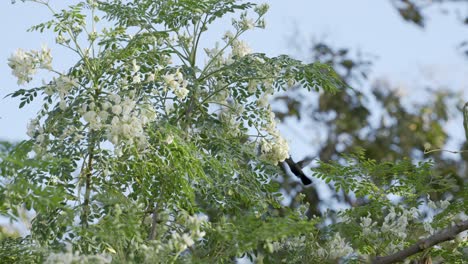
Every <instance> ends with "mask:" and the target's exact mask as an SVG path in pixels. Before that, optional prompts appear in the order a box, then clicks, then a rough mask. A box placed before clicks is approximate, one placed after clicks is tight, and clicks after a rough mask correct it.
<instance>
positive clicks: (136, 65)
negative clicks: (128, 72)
mask: <svg viewBox="0 0 468 264" xmlns="http://www.w3.org/2000/svg"><path fill="white" fill-rule="evenodd" d="M132 66H133V68H132V70H133V72H138V71H139V70H140V66H139V65H138V64H137V62H136V60H135V59H133V60H132Z"/></svg>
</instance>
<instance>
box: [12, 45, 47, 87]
mask: <svg viewBox="0 0 468 264" xmlns="http://www.w3.org/2000/svg"><path fill="white" fill-rule="evenodd" d="M8 66H10V68H11V69H12V74H13V75H14V76H15V77H16V78H18V84H19V85H21V84H24V83H27V82H30V81H31V80H32V75H34V74H35V73H36V71H37V69H47V70H51V69H52V56H51V54H50V49H48V48H47V47H45V46H44V47H42V49H41V50H40V51H35V50H33V51H30V52H25V51H24V50H22V49H18V50H16V52H15V53H14V54H13V55H12V56H11V57H10V58H9V59H8Z"/></svg>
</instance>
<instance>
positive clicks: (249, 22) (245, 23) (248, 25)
mask: <svg viewBox="0 0 468 264" xmlns="http://www.w3.org/2000/svg"><path fill="white" fill-rule="evenodd" d="M241 26H242V28H243V29H244V30H248V29H252V28H254V27H255V22H254V21H253V19H251V18H250V19H247V18H246V17H244V18H243V19H242V20H241Z"/></svg>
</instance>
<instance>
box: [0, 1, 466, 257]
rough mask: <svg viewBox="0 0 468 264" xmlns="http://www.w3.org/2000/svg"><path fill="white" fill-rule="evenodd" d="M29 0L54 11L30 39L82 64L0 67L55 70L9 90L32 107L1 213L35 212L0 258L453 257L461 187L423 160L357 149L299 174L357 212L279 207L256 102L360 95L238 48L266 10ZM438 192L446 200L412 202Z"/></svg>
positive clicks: (282, 146) (25, 55) (275, 144)
mask: <svg viewBox="0 0 468 264" xmlns="http://www.w3.org/2000/svg"><path fill="white" fill-rule="evenodd" d="M30 2H35V3H37V4H40V5H43V6H45V7H46V8H48V9H50V10H51V12H52V14H53V19H52V20H50V21H47V22H45V23H42V24H39V25H36V26H34V27H32V30H38V31H41V32H42V31H44V30H53V31H54V32H56V33H57V38H56V42H57V43H58V44H59V45H61V46H63V47H65V48H67V49H69V50H70V51H71V52H73V53H75V54H76V55H77V56H78V58H79V59H78V61H77V62H76V63H75V64H74V65H72V66H71V67H70V69H69V70H68V71H67V72H66V73H61V72H58V71H56V70H54V67H53V66H52V63H53V61H52V56H51V51H50V50H49V49H48V48H47V47H43V48H42V49H41V50H38V51H23V50H17V51H16V53H15V54H13V55H12V57H11V58H10V59H9V62H8V63H9V66H10V67H11V68H12V73H13V74H14V75H15V76H16V77H17V78H18V84H19V85H28V84H29V82H30V81H31V80H32V78H33V75H34V74H36V72H37V71H38V70H45V71H49V72H51V73H54V74H56V77H54V78H53V79H51V80H50V81H48V82H45V83H44V84H43V85H42V86H39V87H34V88H22V89H19V90H18V91H16V92H14V93H13V94H11V96H12V97H18V98H20V104H19V107H20V108H23V107H25V106H26V105H27V104H28V103H30V102H31V101H33V100H38V99H39V98H42V99H43V106H42V108H41V110H40V111H39V113H38V116H37V118H36V119H34V120H32V121H31V123H30V124H29V125H28V135H29V136H30V137H31V139H29V140H26V141H23V142H20V143H18V144H16V145H10V144H4V147H2V148H1V152H2V154H1V156H0V157H1V163H0V175H1V176H2V179H3V181H2V184H1V185H0V189H1V193H2V195H1V200H0V208H1V210H0V212H1V213H2V214H3V215H6V216H8V217H10V218H11V219H14V220H18V219H20V218H21V217H22V215H23V214H24V211H25V210H28V211H31V210H33V211H34V212H35V216H34V218H33V219H32V222H31V230H30V234H29V235H28V236H26V237H13V236H9V237H7V238H4V239H2V240H1V243H2V250H0V258H1V259H2V261H3V262H6V263H9V262H18V261H21V262H23V263H28V262H29V263H37V262H46V263H57V262H59V263H61V262H66V263H73V261H74V262H79V261H81V262H85V263H88V262H90V263H95V262H97V263H109V262H115V263H175V262H177V263H187V262H195V263H213V262H221V263H223V262H234V261H235V259H236V258H238V257H241V256H247V257H249V258H251V259H252V260H255V261H257V262H259V263H261V262H262V261H265V262H267V263H269V262H273V263H276V262H287V263H322V262H336V261H339V260H341V261H346V262H366V261H367V262H370V261H374V262H376V263H389V262H385V261H386V260H388V259H390V260H399V259H405V258H410V259H411V258H415V256H414V255H415V254H417V253H419V252H421V251H424V252H423V253H422V254H423V255H424V256H426V255H427V254H428V253H429V251H431V252H430V254H431V255H433V256H441V257H443V258H444V259H446V260H447V261H456V260H459V259H461V258H460V257H461V256H463V254H466V252H464V251H463V247H464V246H466V243H467V242H466V239H464V237H463V234H461V235H460V234H459V233H460V232H462V231H464V230H466V229H468V226H467V223H466V221H467V220H466V214H464V212H463V210H462V209H460V208H466V195H467V194H466V192H465V193H464V192H462V191H456V190H453V188H454V185H453V182H450V181H448V180H447V179H446V178H445V177H443V175H439V174H437V173H435V170H434V165H433V163H431V162H421V163H419V164H414V163H412V162H411V160H409V159H402V160H401V161H397V162H390V161H386V162H377V161H376V160H375V159H369V158H368V157H367V156H366V155H367V154H366V153H365V152H364V151H363V150H359V149H354V150H353V151H352V152H350V153H349V154H348V155H346V156H342V157H343V158H344V161H346V162H337V161H333V160H331V159H330V158H328V159H327V158H325V157H321V158H322V160H323V161H324V162H322V163H321V165H320V167H318V168H315V169H314V170H313V175H314V176H315V177H319V178H322V179H325V180H326V181H327V182H332V183H333V185H334V188H337V190H343V192H344V193H345V195H354V196H355V197H358V198H361V199H362V200H363V201H365V202H364V203H362V204H360V205H359V206H356V207H354V208H352V209H349V210H344V211H339V212H330V213H329V214H325V215H320V214H314V213H311V211H310V210H308V208H309V207H310V206H309V205H310V204H308V201H307V200H304V199H303V198H304V197H303V196H297V197H296V198H294V200H295V205H294V206H284V205H283V204H282V198H283V195H282V194H281V193H280V190H281V187H282V185H281V184H278V182H277V181H274V179H281V177H282V176H284V172H283V171H282V169H281V167H280V166H278V163H281V162H284V161H285V160H287V159H288V158H289V148H288V145H287V143H286V141H285V140H284V139H283V137H282V136H281V134H280V133H279V131H278V130H277V128H276V119H275V114H274V113H273V111H272V107H271V106H270V104H269V101H268V99H269V98H270V97H271V96H272V95H273V94H274V93H275V92H277V91H281V90H293V91H294V90H297V89H299V88H300V89H303V90H304V89H305V90H308V91H311V92H319V93H320V98H321V100H325V98H327V97H328V100H329V102H333V100H335V99H332V98H331V97H330V96H331V95H334V96H335V97H334V98H340V97H345V98H346V95H347V94H350V93H358V92H357V91H356V89H353V88H351V87H350V86H349V85H347V84H346V79H345V78H343V77H342V76H340V75H339V74H337V73H336V72H335V71H334V70H333V68H332V67H331V66H330V65H328V64H327V63H322V62H319V61H317V62H313V63H303V62H301V61H299V60H295V59H292V58H290V57H288V56H284V55H282V56H278V57H273V58H271V57H268V56H266V55H265V54H262V53H252V51H251V50H250V49H249V48H248V46H247V45H246V43H245V42H244V41H242V40H241V39H240V37H241V36H242V34H243V33H244V32H246V31H248V30H251V29H254V28H263V27H264V25H265V22H264V21H263V16H264V15H265V13H266V12H267V9H268V6H267V5H264V4H263V5H257V4H254V3H251V2H244V1H235V0H222V1H218V0H216V1H215V0H206V1H192V0H183V1H173V0H165V1H151V0H143V1H122V0H113V1H93V0H88V1H86V2H79V3H77V4H76V5H72V6H70V7H69V9H66V10H61V11H56V10H54V7H53V6H51V5H50V4H49V3H48V2H46V1H42V0H33V1H30ZM230 14H236V15H238V18H236V19H233V22H232V28H233V31H232V32H230V31H228V32H226V34H225V35H224V38H223V42H221V43H219V44H217V45H216V46H215V47H214V48H212V49H204V51H205V54H206V55H205V56H206V58H207V62H206V63H205V64H204V65H200V64H199V63H198V61H199V60H198V58H199V57H200V56H202V55H200V53H201V47H200V46H199V43H200V39H201V38H202V37H203V34H204V33H205V32H206V31H207V30H208V28H209V27H210V25H211V24H212V23H213V22H214V21H216V20H217V19H219V18H222V17H225V16H226V15H230ZM101 28H102V29H101ZM342 55H346V54H342ZM335 66H336V65H335ZM343 66H344V67H346V66H345V65H343ZM337 96H338V97H337ZM361 110H362V111H364V113H365V110H366V109H363V107H361ZM358 116H359V118H362V117H360V116H361V115H360V114H359V115H358ZM364 116H365V115H364ZM279 117H280V118H281V116H280V115H279ZM401 154H403V155H404V154H405V153H401ZM290 161H291V160H289V159H288V162H287V163H289V165H290V166H292V165H291V164H290ZM325 161H326V162H325ZM280 182H281V181H280ZM428 182H429V183H431V184H427V183H428ZM465 184H466V183H463V184H462V185H461V186H464V185H465ZM283 187H284V185H283ZM311 190H312V188H311ZM447 190H453V193H454V195H455V196H454V198H453V199H452V200H450V201H449V200H442V201H436V202H434V201H432V200H431V199H430V197H426V195H425V194H426V193H429V192H434V193H441V192H445V191H447ZM390 195H397V196H398V198H399V200H398V201H397V200H396V199H390V198H389V196H390ZM424 204H427V205H429V206H430V207H431V208H432V209H431V210H426V208H424ZM426 212H430V213H431V216H432V215H434V216H435V217H434V218H433V219H432V218H431V219H427V217H426V215H424V214H425V213H426ZM330 220H333V223H332V224H329V221H330ZM452 221H454V223H455V224H454V225H453V226H451V222H452ZM444 228H445V229H444ZM442 229H443V230H442ZM439 230H442V231H440V232H439ZM421 237H422V238H423V239H424V240H421V241H422V242H418V240H419V239H420V238H421ZM454 237H456V238H457V239H456V240H455V242H454V241H453V239H454ZM447 240H450V241H449V242H445V241H447ZM442 242H445V243H442ZM418 243H419V244H418ZM440 243H442V244H440ZM412 244H415V245H416V246H411V245H412ZM419 245H425V246H426V247H422V246H419ZM433 245H440V247H438V248H434V247H432V246H433ZM406 247H409V248H410V249H411V250H409V249H408V250H406V251H401V252H403V253H401V252H400V250H403V249H404V248H406ZM407 252H409V253H407ZM391 254H397V256H395V255H391ZM386 255H390V256H388V257H385V256H386ZM416 257H419V256H416Z"/></svg>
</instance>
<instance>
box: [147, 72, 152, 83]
mask: <svg viewBox="0 0 468 264" xmlns="http://www.w3.org/2000/svg"><path fill="white" fill-rule="evenodd" d="M146 81H148V82H154V73H150V74H148V77H147V78H146Z"/></svg>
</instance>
